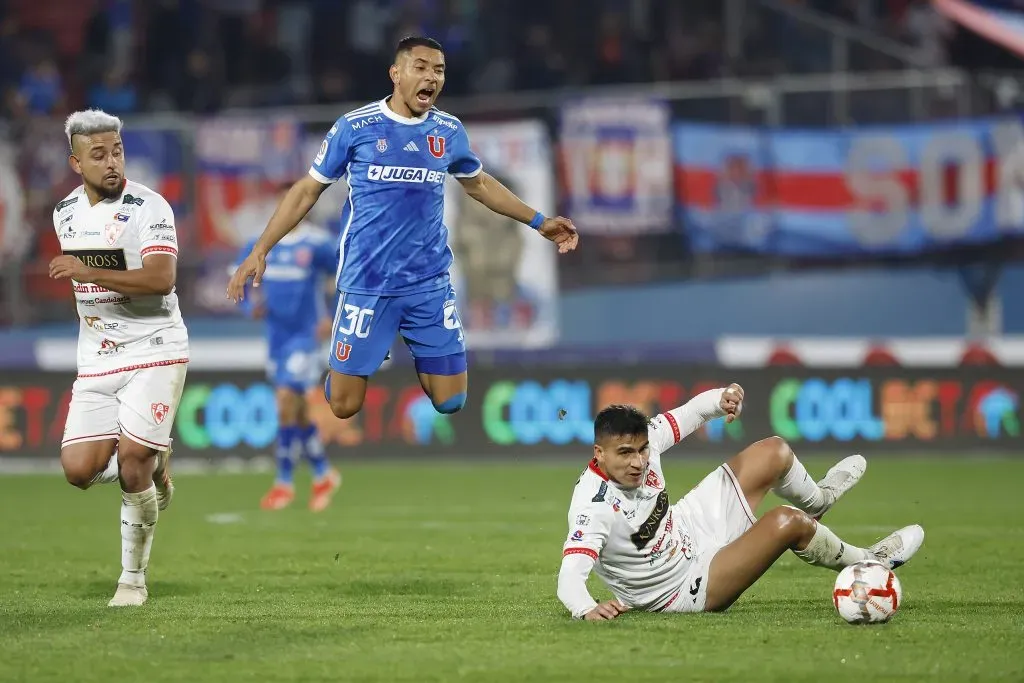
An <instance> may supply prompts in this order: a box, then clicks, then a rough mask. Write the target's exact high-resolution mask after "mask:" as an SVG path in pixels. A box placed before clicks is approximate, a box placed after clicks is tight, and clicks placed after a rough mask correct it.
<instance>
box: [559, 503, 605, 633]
mask: <svg viewBox="0 0 1024 683" xmlns="http://www.w3.org/2000/svg"><path fill="white" fill-rule="evenodd" d="M614 522H615V513H614V511H612V508H611V506H610V505H608V503H606V502H605V501H604V500H589V499H585V501H584V502H583V503H582V504H579V503H578V504H575V505H572V506H570V508H569V534H568V536H567V537H566V540H565V544H564V545H563V546H562V567H561V569H560V570H559V572H558V599H559V600H561V601H562V604H563V605H565V607H566V609H568V610H569V611H570V612H571V613H572V616H573V618H574V619H582V618H583V615H584V614H586V613H587V612H589V611H590V610H592V609H594V607H595V606H596V605H597V603H596V602H595V601H594V599H593V598H592V597H590V593H589V592H588V591H587V577H588V576H590V570H591V569H593V567H594V565H595V564H596V563H597V561H598V557H599V556H600V555H601V550H602V549H603V548H604V544H605V543H606V542H607V541H608V535H609V534H610V533H611V530H612V524H613V523H614Z"/></svg>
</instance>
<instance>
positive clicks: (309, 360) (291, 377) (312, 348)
mask: <svg viewBox="0 0 1024 683" xmlns="http://www.w3.org/2000/svg"><path fill="white" fill-rule="evenodd" d="M269 345H270V357H269V359H268V360H267V381H269V382H270V383H271V384H272V385H274V387H275V388H278V387H283V388H287V389H291V390H293V391H297V392H299V393H302V392H304V391H306V389H309V388H310V387H313V386H317V385H318V384H320V378H321V376H322V374H323V366H322V365H321V363H322V362H323V361H322V360H321V358H323V356H321V355H320V353H321V349H322V348H323V347H322V346H320V347H318V346H317V342H316V339H315V338H314V337H312V336H310V335H295V336H290V337H289V336H278V335H271V338H270V340H269Z"/></svg>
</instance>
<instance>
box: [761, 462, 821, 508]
mask: <svg viewBox="0 0 1024 683" xmlns="http://www.w3.org/2000/svg"><path fill="white" fill-rule="evenodd" d="M772 491H774V492H775V493H776V494H777V495H778V496H779V497H780V498H783V499H785V500H788V501H789V502H790V503H792V504H793V506H794V507H795V508H797V509H799V510H803V511H804V512H806V513H807V514H809V515H810V516H811V517H814V516H816V515H818V514H819V513H820V512H821V511H822V510H824V508H825V495H824V494H823V493H822V491H821V489H820V488H819V487H818V484H817V483H815V482H814V480H813V479H811V475H809V474H807V470H805V469H804V466H803V464H802V463H801V462H800V461H799V460H798V459H797V457H796V456H795V455H794V456H793V464H792V465H791V466H790V468H789V471H788V472H786V473H785V474H784V475H782V477H781V478H780V479H779V481H778V482H776V484H775V486H774V487H773V488H772Z"/></svg>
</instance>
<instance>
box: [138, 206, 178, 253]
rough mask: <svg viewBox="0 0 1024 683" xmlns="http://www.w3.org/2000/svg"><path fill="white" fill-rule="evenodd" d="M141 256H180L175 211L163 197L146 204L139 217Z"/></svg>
mask: <svg viewBox="0 0 1024 683" xmlns="http://www.w3.org/2000/svg"><path fill="white" fill-rule="evenodd" d="M137 220H138V230H139V255H140V256H142V257H143V258H145V257H146V256H148V255H150V254H170V255H171V256H174V257H175V258H177V256H178V233H177V230H176V229H175V227H174V211H173V210H172V209H171V205H170V204H168V203H167V200H165V199H164V198H163V197H154V198H152V199H150V200H148V201H147V202H146V206H145V209H144V210H143V211H140V212H139V215H138V218H137Z"/></svg>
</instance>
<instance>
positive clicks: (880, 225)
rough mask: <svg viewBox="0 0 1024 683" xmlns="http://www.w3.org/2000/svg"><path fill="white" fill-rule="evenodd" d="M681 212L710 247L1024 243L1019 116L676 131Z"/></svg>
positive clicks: (838, 248)
mask: <svg viewBox="0 0 1024 683" xmlns="http://www.w3.org/2000/svg"><path fill="white" fill-rule="evenodd" d="M673 137H674V140H673V142H674V148H675V162H676V169H675V184H676V199H677V216H678V218H679V220H680V222H681V224H682V226H683V229H684V230H685V231H686V233H687V234H688V236H689V237H690V241H691V244H692V247H693V248H694V249H695V250H696V251H700V252H714V251H721V250H740V251H754V252H763V253H774V254H780V255H789V256H807V257H817V256H822V257H828V256H843V255H858V254H860V255H868V254H875V255H880V254H915V253H920V252H924V251H929V250H935V249H941V248H944V247H948V246H954V245H966V244H985V243H989V242H994V241H996V240H998V239H1000V238H1003V237H1009V236H1024V182H1022V181H1024V159H1022V158H1021V151H1022V150H1024V127H1022V125H1021V120H1019V119H1017V118H1006V119H992V120H978V121H957V122H951V123H943V124H935V125H907V126H892V127H865V128H859V129H845V130H825V131H821V130H785V129H781V130H769V129H757V128H738V127H728V126H714V125H691V124H677V125H676V126H675V128H674V136H673Z"/></svg>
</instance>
